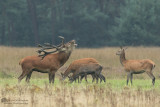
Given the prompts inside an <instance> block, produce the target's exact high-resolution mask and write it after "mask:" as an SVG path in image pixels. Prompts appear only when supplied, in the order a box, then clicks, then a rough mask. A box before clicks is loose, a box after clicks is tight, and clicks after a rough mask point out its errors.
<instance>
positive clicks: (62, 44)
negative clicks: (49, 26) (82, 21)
mask: <svg viewBox="0 0 160 107" xmlns="http://www.w3.org/2000/svg"><path fill="white" fill-rule="evenodd" d="M58 37H59V38H61V39H62V43H61V44H60V45H58V46H64V37H63V36H58Z"/></svg>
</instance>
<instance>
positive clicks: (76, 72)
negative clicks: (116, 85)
mask: <svg viewBox="0 0 160 107" xmlns="http://www.w3.org/2000/svg"><path fill="white" fill-rule="evenodd" d="M101 71H102V66H101V65H100V64H99V63H98V62H97V60H96V59H94V58H82V59H78V60H75V61H73V62H72V63H71V64H70V65H69V67H68V68H67V70H66V71H65V72H64V74H63V73H61V75H62V80H64V79H65V78H66V77H69V74H70V73H73V75H72V76H71V77H69V80H70V81H71V82H73V81H74V80H75V79H76V78H79V76H81V80H80V81H82V78H83V77H85V80H86V81H87V75H88V74H91V75H92V78H93V80H92V82H94V80H95V78H96V80H97V82H98V78H100V80H101V81H102V80H104V82H105V77H104V76H103V75H102V74H101Z"/></svg>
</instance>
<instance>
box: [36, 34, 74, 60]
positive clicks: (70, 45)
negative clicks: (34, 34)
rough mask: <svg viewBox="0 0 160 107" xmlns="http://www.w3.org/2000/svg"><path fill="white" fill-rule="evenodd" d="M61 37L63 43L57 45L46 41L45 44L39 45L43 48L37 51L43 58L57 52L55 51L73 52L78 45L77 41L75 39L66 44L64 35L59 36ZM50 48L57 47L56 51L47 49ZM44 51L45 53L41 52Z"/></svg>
mask: <svg viewBox="0 0 160 107" xmlns="http://www.w3.org/2000/svg"><path fill="white" fill-rule="evenodd" d="M59 38H61V39H62V43H61V44H59V45H57V46H55V45H51V44H50V43H44V45H40V44H39V45H38V47H41V49H39V50H38V51H37V52H38V54H39V56H40V57H42V59H43V58H44V57H45V56H46V55H48V54H51V53H55V52H71V51H72V50H73V49H74V48H75V47H76V46H77V44H76V43H75V40H72V41H70V42H68V43H66V44H64V37H62V36H59ZM49 49H55V50H54V51H46V50H49ZM41 53H43V54H41Z"/></svg>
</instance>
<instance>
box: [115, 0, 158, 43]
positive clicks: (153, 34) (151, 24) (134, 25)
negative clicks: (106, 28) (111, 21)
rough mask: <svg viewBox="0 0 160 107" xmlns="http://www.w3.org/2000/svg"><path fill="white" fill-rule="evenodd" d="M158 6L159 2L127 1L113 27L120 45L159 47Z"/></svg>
mask: <svg viewBox="0 0 160 107" xmlns="http://www.w3.org/2000/svg"><path fill="white" fill-rule="evenodd" d="M158 4H160V1H158V0H154V1H150V0H126V3H125V6H124V7H121V12H120V17H118V18H116V20H115V21H116V23H117V26H114V27H113V31H114V33H113V35H114V36H115V37H116V39H118V40H119V42H118V43H119V45H159V42H160V38H159V37H158V35H159V29H158V27H159V25H157V22H159V18H158V17H159V16H160V15H159V12H158V11H160V10H159V9H160V8H159V6H160V5H159V6H158Z"/></svg>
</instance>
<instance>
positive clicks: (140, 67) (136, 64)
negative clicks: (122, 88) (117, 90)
mask: <svg viewBox="0 0 160 107" xmlns="http://www.w3.org/2000/svg"><path fill="white" fill-rule="evenodd" d="M126 49H127V48H125V49H124V48H122V47H121V49H120V50H119V51H117V53H116V55H119V56H120V63H121V64H122V66H123V67H124V69H125V71H126V72H127V73H128V75H127V85H128V81H129V79H130V81H131V84H132V78H133V74H141V73H144V72H146V73H147V74H148V76H149V77H150V78H151V79H152V84H153V85H154V83H155V77H154V75H153V73H152V70H153V68H154V67H155V63H154V62H153V61H151V60H149V59H142V60H127V59H126V57H125V50H126Z"/></svg>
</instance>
